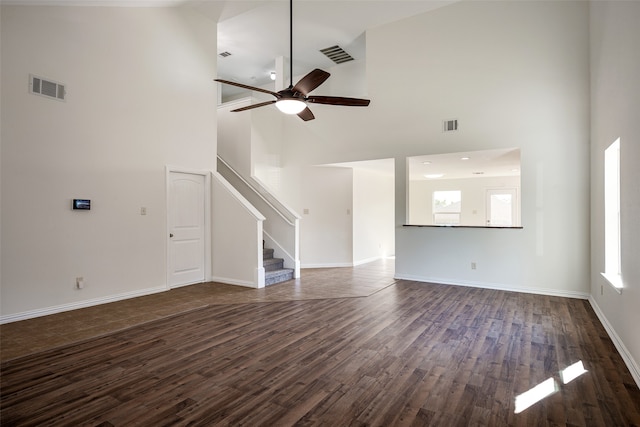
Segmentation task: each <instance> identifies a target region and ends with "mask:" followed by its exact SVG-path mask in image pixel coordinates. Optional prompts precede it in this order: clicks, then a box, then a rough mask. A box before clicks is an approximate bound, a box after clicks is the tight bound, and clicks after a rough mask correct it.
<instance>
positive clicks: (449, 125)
mask: <svg viewBox="0 0 640 427" xmlns="http://www.w3.org/2000/svg"><path fill="white" fill-rule="evenodd" d="M456 130H458V119H450V120H444V121H443V122H442V131H443V132H453V131H456Z"/></svg>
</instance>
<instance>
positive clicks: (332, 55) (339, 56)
mask: <svg viewBox="0 0 640 427" xmlns="http://www.w3.org/2000/svg"><path fill="white" fill-rule="evenodd" d="M320 52H322V53H324V54H325V55H326V56H327V58H329V59H330V60H332V61H333V62H335V63H336V64H342V63H343V62H349V61H353V57H352V56H351V55H349V54H348V53H347V52H345V51H344V49H342V48H341V47H340V46H338V45H336V46H331V47H328V48H325V49H320Z"/></svg>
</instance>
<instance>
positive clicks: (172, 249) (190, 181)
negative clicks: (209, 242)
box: [168, 172, 205, 287]
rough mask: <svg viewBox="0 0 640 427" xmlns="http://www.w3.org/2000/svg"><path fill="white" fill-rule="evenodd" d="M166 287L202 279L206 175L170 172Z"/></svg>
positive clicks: (203, 273)
mask: <svg viewBox="0 0 640 427" xmlns="http://www.w3.org/2000/svg"><path fill="white" fill-rule="evenodd" d="M168 196H169V208H168V209H169V213H168V221H169V244H168V246H169V251H168V253H169V260H168V262H169V286H170V287H177V286H182V285H188V284H192V283H200V282H204V276H205V206H204V202H205V177H204V176H203V175H197V174H190V173H182V172H170V174H169V194H168Z"/></svg>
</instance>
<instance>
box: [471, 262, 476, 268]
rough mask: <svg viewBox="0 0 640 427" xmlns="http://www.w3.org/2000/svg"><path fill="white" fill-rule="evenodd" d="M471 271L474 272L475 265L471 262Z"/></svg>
mask: <svg viewBox="0 0 640 427" xmlns="http://www.w3.org/2000/svg"><path fill="white" fill-rule="evenodd" d="M471 269H472V270H475V269H476V263H475V262H472V263H471Z"/></svg>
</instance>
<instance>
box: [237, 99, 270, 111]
mask: <svg viewBox="0 0 640 427" xmlns="http://www.w3.org/2000/svg"><path fill="white" fill-rule="evenodd" d="M275 103H276V101H267V102H261V103H259V104H253V105H247V106H246V107H242V108H236V109H235V110H231V112H232V113H237V112H238V111H246V110H252V109H254V108H258V107H264V106H265V105H271V104H275Z"/></svg>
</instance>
